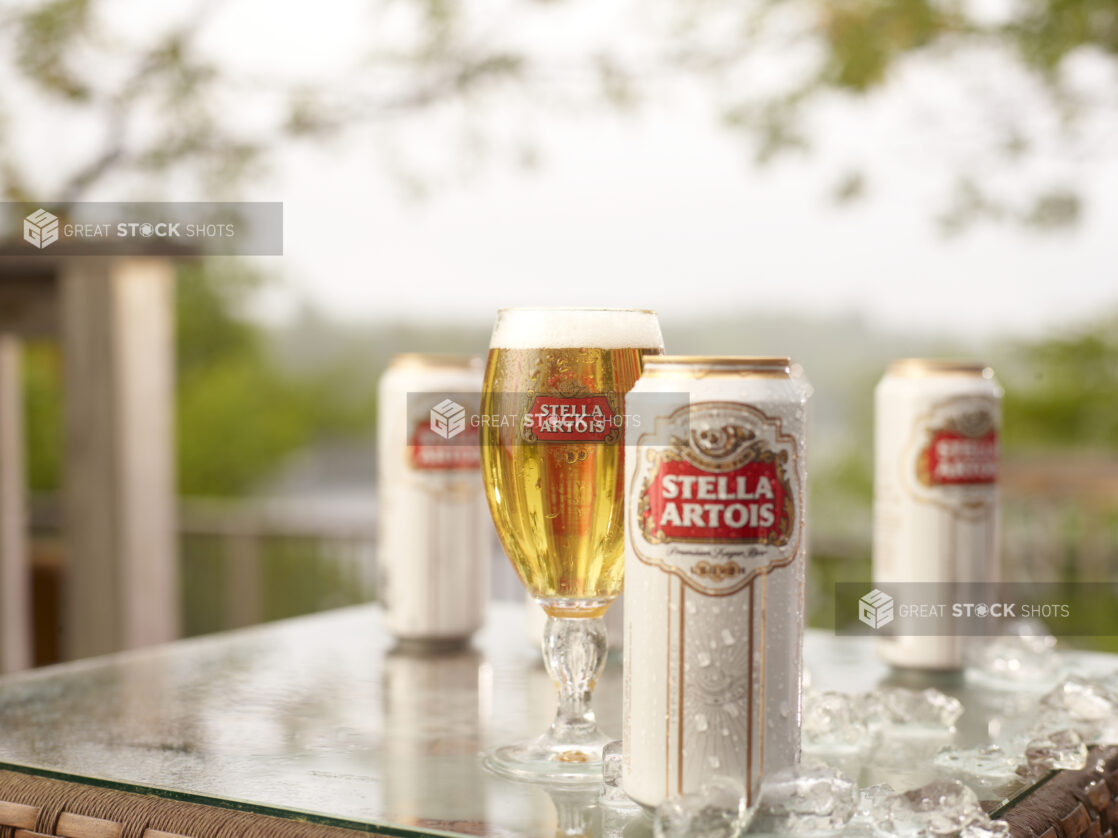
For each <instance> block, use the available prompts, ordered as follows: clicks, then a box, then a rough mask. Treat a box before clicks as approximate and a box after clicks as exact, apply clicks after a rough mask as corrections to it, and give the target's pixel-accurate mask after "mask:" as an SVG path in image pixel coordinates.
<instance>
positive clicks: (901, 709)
mask: <svg viewBox="0 0 1118 838" xmlns="http://www.w3.org/2000/svg"><path fill="white" fill-rule="evenodd" d="M864 702H865V708H866V710H865V713H866V718H867V719H868V720H870V722H871V724H880V725H882V726H884V730H885V732H886V733H889V734H891V735H895V734H901V735H904V734H920V733H926V732H934V733H941V732H942V731H944V730H951V729H953V728H954V727H955V722H957V721H958V720H959V716H961V715H963V705H962V703H961V702H960V701H959V699H957V698H952V697H951V696H949V695H945V694H943V693H941V692H940V691H939V690H937V689H933V688H928V689H926V690H910V689H905V688H904V687H885V688H883V689H880V690H876V691H874V692H872V693H867V694H866V696H865V699H864Z"/></svg>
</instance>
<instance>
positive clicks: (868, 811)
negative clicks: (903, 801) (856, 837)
mask: <svg viewBox="0 0 1118 838" xmlns="http://www.w3.org/2000/svg"><path fill="white" fill-rule="evenodd" d="M896 793H897V792H896V789H894V788H893V787H892V786H891V785H889V784H888V783H878V784H877V785H875V786H866V787H865V788H862V789H858V802H857V804H856V805H855V808H854V817H855V818H856V819H858V820H865V821H872V820H875V819H876V818H877V815H878V813H879V810H880V809H881V804H882V803H884V802H885V800H886V799H887V798H889V797H892V796H893V795H894V794H896Z"/></svg>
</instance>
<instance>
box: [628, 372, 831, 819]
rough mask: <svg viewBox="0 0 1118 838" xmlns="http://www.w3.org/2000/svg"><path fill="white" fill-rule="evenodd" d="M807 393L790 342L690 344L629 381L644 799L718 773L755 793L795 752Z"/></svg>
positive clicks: (631, 713)
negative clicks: (771, 354)
mask: <svg viewBox="0 0 1118 838" xmlns="http://www.w3.org/2000/svg"><path fill="white" fill-rule="evenodd" d="M809 395H810V387H809V385H808V384H807V382H806V381H805V380H804V379H803V378H802V377H801V376H799V375H798V374H793V371H792V368H791V365H790V362H789V360H788V359H787V358H726V357H713V358H704V357H684V356H679V357H672V356H666V357H663V358H655V359H649V361H648V364H647V367H646V369H645V373H644V376H643V377H642V378H641V380H640V381H639V382H638V383H637V386H636V387H635V388H634V389H633V390H632V392H631V393H630V394H629V410H630V413H631V414H632V416H633V417H635V419H634V421H633V422H632V423H631V424H630V427H629V430H628V432H627V434H626V449H627V454H626V457H627V460H626V479H625V508H626V512H625V525H626V543H625V697H624V711H623V713H624V715H623V718H624V726H625V730H624V734H623V737H622V738H623V741H624V788H625V793H626V794H628V795H629V796H630V797H631V798H633V799H634V800H636V801H637V802H638V803H640V804H642V805H644V806H646V807H655V806H657V805H659V803H661V802H662V801H663V800H664V799H665V798H667V797H669V796H671V795H675V794H680V793H687V792H692V791H695V790H697V789H698V788H699V787H700V786H701V785H702V784H703V783H704V782H707V781H709V780H711V779H713V778H715V777H728V778H732V779H734V780H737V781H740V782H741V784H742V786H743V788H744V790H745V791H746V794H747V797H748V799H749V801H750V802H751V803H752V802H755V800H756V795H757V792H758V788H759V784H760V781H761V777H762V776H763V775H765V774H769V773H772V772H774V771H778V770H781V769H784V768H788V767H790V766H792V765H793V763H794V762H795V761H796V758H797V756H798V755H799V750H800V678H801V656H802V648H803V619H804V588H803V586H804V562H805V554H806V545H805V521H804V516H805V508H804V499H805V492H806V486H805V482H806V464H805V449H804V427H805V412H806V402H807V399H808V396H809ZM636 419H639V422H637V421H636ZM638 424H639V427H638Z"/></svg>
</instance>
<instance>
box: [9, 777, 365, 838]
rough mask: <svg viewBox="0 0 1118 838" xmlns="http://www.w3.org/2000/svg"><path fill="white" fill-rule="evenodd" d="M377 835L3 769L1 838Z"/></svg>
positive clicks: (324, 837) (342, 837) (337, 837)
mask: <svg viewBox="0 0 1118 838" xmlns="http://www.w3.org/2000/svg"><path fill="white" fill-rule="evenodd" d="M378 834H379V833H374V832H358V831H354V830H350V829H339V828H337V827H332V826H323V825H321V824H315V823H306V822H302V821H293V820H285V819H282V818H273V817H268V816H266V815H257V814H253V813H251V812H241V811H237V810H235V809H225V808H220V807H216V806H204V805H201V804H198V803H186V802H182V801H178V800H169V799H167V798H164V797H155V796H153V795H145V794H131V793H129V792H123V791H116V790H114V789H106V788H99V787H96V786H87V785H82V784H80V783H70V782H64V781H62V780H53V779H49V778H46V777H37V776H33V775H30V774H20V773H19V772H16V771H0V838H38V836H50V837H51V838H356V836H362V835H363V836H368V835H378Z"/></svg>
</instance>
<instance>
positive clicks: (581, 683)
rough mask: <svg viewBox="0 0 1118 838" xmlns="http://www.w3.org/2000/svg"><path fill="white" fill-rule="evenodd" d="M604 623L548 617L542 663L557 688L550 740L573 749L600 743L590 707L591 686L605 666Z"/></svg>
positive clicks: (594, 618) (599, 620) (597, 619)
mask: <svg viewBox="0 0 1118 838" xmlns="http://www.w3.org/2000/svg"><path fill="white" fill-rule="evenodd" d="M606 651H607V650H606V621H605V620H604V619H602V618H601V617H591V618H587V617H577V618H574V617H550V616H549V617H548V618H547V627H546V628H545V629H544V634H543V660H544V665H545V666H546V667H547V671H548V674H549V675H551V677H552V678H553V679H554V680H555V683H556V684H557V685H558V687H559V706H558V708H557V709H556V711H555V721H553V722H552V723H551V730H550V731H549V736H550V738H551V739H552V740H553V741H555V742H559V743H569V744H571V745H574V746H578V745H583V744H587V745H589V744H594V743H597V742H598V741H599V740H601V739H604V737H603V736H602V734H601V732H600V731H599V730H598V722H597V721H596V720H595V718H594V711H593V709H591V706H590V696H591V693H592V692H593V690H594V683H595V682H596V681H597V680H598V676H599V675H601V674H602V669H603V668H604V667H605V665H606Z"/></svg>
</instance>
